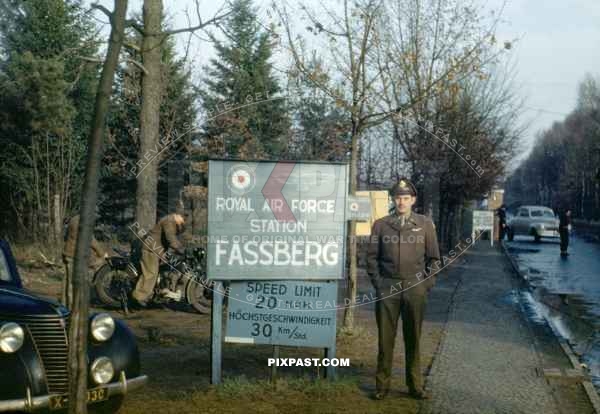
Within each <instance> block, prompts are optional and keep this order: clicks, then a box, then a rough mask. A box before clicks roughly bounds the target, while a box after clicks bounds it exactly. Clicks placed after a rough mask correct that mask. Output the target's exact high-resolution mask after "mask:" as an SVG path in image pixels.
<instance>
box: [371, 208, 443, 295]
mask: <svg viewBox="0 0 600 414" xmlns="http://www.w3.org/2000/svg"><path fill="white" fill-rule="evenodd" d="M439 259H440V251H439V247H438V241H437V236H436V233H435V226H434V225H433V222H432V221H431V219H429V218H428V217H426V216H423V215H421V214H415V213H411V215H410V216H409V217H407V218H406V222H405V224H404V226H402V225H401V224H400V219H399V217H398V216H397V215H396V214H391V215H389V216H386V217H383V218H381V219H379V220H377V221H375V223H373V228H372V230H371V239H370V243H369V247H368V252H367V273H368V274H369V277H370V278H371V282H372V283H373V286H375V287H376V288H378V287H381V285H382V283H383V282H385V281H386V280H387V281H388V282H391V280H388V279H395V280H405V281H410V282H411V283H417V282H418V280H417V275H418V274H420V277H421V280H422V279H425V277H426V275H425V272H426V270H427V268H429V267H433V269H434V272H435V270H437V266H436V265H435V264H434V263H435V262H436V261H439ZM433 280H434V279H433V278H431V279H430V282H429V283H430V284H431V286H432V285H433Z"/></svg>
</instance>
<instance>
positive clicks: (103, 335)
mask: <svg viewBox="0 0 600 414" xmlns="http://www.w3.org/2000/svg"><path fill="white" fill-rule="evenodd" d="M90 331H91V332H92V336H93V337H94V339H95V340H96V341H100V342H104V341H108V340H109V339H110V338H111V337H112V335H113V333H115V320H114V319H113V318H112V316H110V315H109V314H108V313H99V314H98V315H96V316H94V318H93V319H92V325H91V327H90Z"/></svg>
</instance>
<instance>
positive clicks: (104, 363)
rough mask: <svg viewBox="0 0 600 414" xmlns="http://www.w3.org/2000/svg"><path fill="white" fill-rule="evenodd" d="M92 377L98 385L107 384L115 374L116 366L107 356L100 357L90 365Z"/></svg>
mask: <svg viewBox="0 0 600 414" xmlns="http://www.w3.org/2000/svg"><path fill="white" fill-rule="evenodd" d="M90 373H91V374H92V379H93V380H94V382H95V383H96V384H98V385H102V384H107V383H108V382H109V381H110V380H111V379H112V377H113V376H114V375H115V368H114V367H113V364H112V362H111V360H110V359H109V358H107V357H100V358H98V359H96V360H95V361H94V362H92V366H91V367H90Z"/></svg>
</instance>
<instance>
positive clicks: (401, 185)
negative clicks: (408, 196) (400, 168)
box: [400, 180, 406, 188]
mask: <svg viewBox="0 0 600 414" xmlns="http://www.w3.org/2000/svg"><path fill="white" fill-rule="evenodd" d="M400 187H402V188H404V187H406V182H405V181H404V180H400Z"/></svg>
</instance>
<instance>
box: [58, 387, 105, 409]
mask: <svg viewBox="0 0 600 414" xmlns="http://www.w3.org/2000/svg"><path fill="white" fill-rule="evenodd" d="M106 400H108V388H106V387H100V388H94V389H92V390H88V392H87V402H88V404H90V403H97V402H100V401H106ZM67 402H68V398H67V395H66V394H63V395H52V396H50V409H51V410H60V409H61V408H67Z"/></svg>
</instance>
